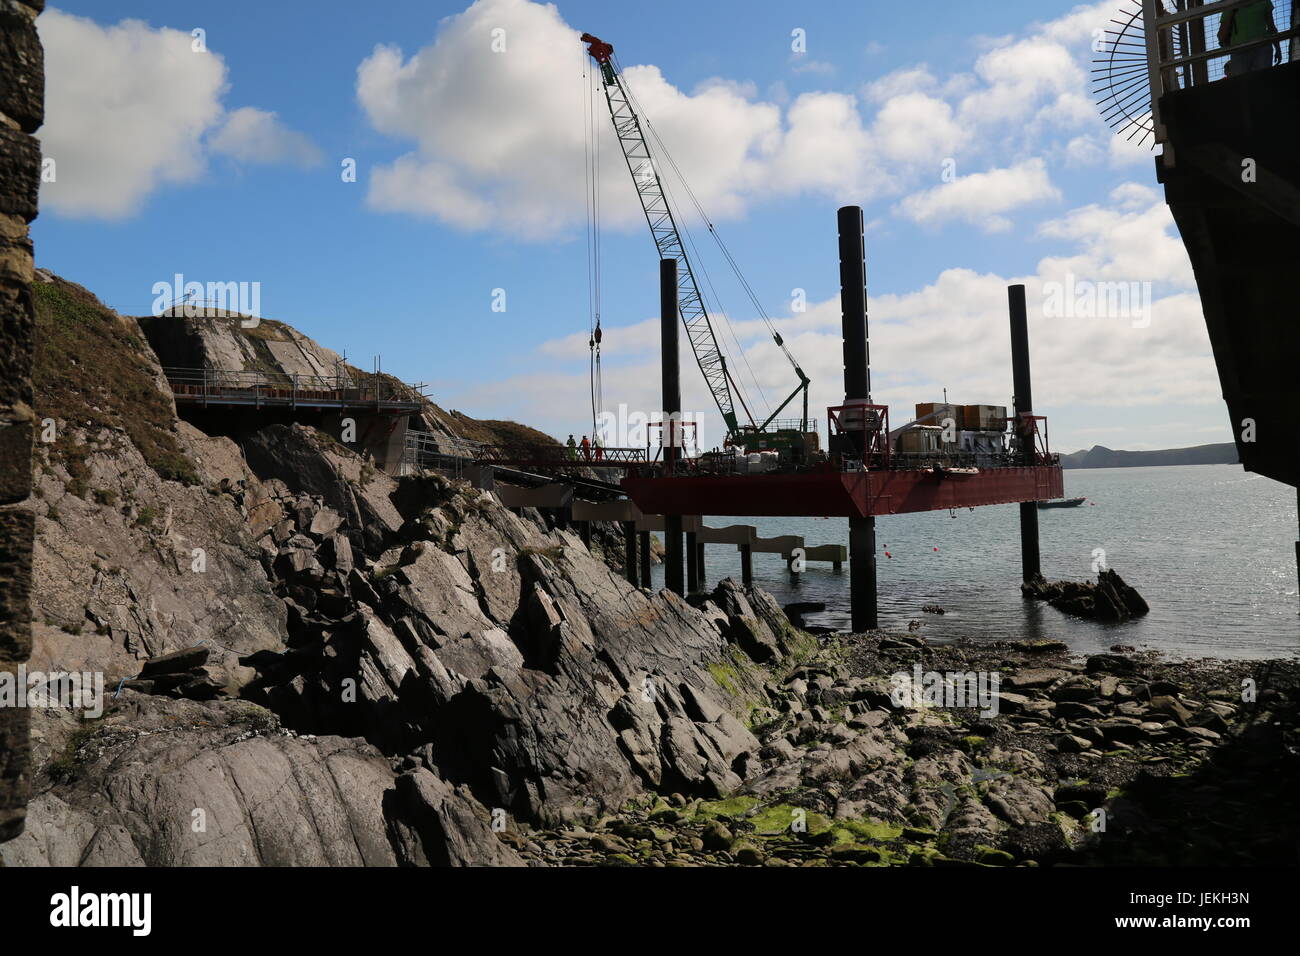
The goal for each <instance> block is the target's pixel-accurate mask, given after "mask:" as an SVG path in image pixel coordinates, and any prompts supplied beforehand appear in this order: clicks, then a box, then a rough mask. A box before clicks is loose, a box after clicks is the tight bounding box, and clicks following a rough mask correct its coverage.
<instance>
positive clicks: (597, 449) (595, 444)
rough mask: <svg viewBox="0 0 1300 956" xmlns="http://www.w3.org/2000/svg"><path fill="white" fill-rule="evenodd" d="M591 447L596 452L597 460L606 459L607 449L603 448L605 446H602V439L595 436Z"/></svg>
mask: <svg viewBox="0 0 1300 956" xmlns="http://www.w3.org/2000/svg"><path fill="white" fill-rule="evenodd" d="M591 448H592V450H593V451H594V452H595V453H596V460H597V461H604V460H605V449H603V448H601V447H600V439H599V438H593V439H592V440H591Z"/></svg>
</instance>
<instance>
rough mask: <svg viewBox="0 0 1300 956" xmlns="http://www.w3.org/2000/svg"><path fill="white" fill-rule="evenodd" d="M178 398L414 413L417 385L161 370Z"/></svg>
mask: <svg viewBox="0 0 1300 956" xmlns="http://www.w3.org/2000/svg"><path fill="white" fill-rule="evenodd" d="M162 371H163V375H164V376H166V378H167V384H168V385H170V386H171V390H172V394H173V395H174V396H175V397H176V399H177V400H178V401H194V402H201V403H207V402H213V403H217V404H238V405H258V406H260V405H287V406H289V407H294V406H297V405H327V406H349V405H374V406H378V407H383V408H389V409H397V410H410V411H416V410H418V409H419V408H421V407H422V405H423V401H422V398H421V396H420V393H419V391H418V390H416V389H415V388H412V387H411V386H409V385H405V384H403V383H401V382H397V381H394V380H393V379H389V378H386V377H384V376H381V375H367V374H364V373H362V374H360V375H343V374H339V375H305V374H300V373H287V372H263V371H260V370H256V369H237V370H236V369H211V368H164V369H163V370H162Z"/></svg>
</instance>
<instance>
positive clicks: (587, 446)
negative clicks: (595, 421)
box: [582, 435, 591, 461]
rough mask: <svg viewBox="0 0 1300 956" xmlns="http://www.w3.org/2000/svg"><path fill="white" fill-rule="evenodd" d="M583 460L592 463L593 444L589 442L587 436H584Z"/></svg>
mask: <svg viewBox="0 0 1300 956" xmlns="http://www.w3.org/2000/svg"><path fill="white" fill-rule="evenodd" d="M582 459H583V461H591V442H590V441H588V440H587V436H586V435H583V436H582Z"/></svg>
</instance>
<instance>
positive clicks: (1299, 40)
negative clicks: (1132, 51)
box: [1142, 0, 1300, 143]
mask: <svg viewBox="0 0 1300 956" xmlns="http://www.w3.org/2000/svg"><path fill="white" fill-rule="evenodd" d="M1258 2H1260V0H1216V2H1212V3H1202V2H1200V0H1142V21H1143V24H1144V29H1143V33H1144V35H1145V44H1146V55H1147V80H1148V82H1149V84H1150V87H1151V111H1152V120H1153V126H1154V133H1155V141H1156V142H1158V143H1163V142H1165V130H1164V127H1163V125H1162V124H1161V122H1160V97H1161V96H1163V95H1164V94H1166V93H1170V92H1173V91H1176V90H1182V89H1188V88H1190V87H1193V86H1203V85H1205V84H1206V83H1212V82H1215V81H1216V80H1221V79H1223V78H1224V77H1235V76H1240V75H1243V74H1245V73H1249V72H1254V71H1255V70H1260V69H1267V68H1268V67H1270V66H1275V65H1279V64H1282V63H1293V62H1295V61H1296V60H1297V59H1300V11H1298V10H1297V7H1296V4H1295V0H1273V2H1272V11H1271V14H1270V15H1271V22H1272V26H1271V27H1270V28H1269V30H1270V32H1268V33H1266V34H1265V35H1264V36H1261V37H1252V38H1250V39H1248V40H1243V41H1241V42H1238V43H1232V42H1231V37H1229V38H1228V42H1227V43H1224V44H1221V43H1220V42H1219V32H1220V27H1221V25H1222V23H1223V18H1224V17H1226V16H1229V15H1231V14H1233V13H1234V12H1236V14H1237V15H1238V16H1241V15H1242V14H1244V13H1246V12H1251V13H1254V14H1255V15H1258V13H1257V12H1256V11H1251V10H1250V8H1251V7H1252V6H1254V4H1256V3H1258ZM1171 7H1172V9H1171ZM1147 24H1150V25H1151V26H1150V27H1147V26H1146V25H1147Z"/></svg>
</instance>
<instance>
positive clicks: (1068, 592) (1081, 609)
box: [1021, 569, 1151, 621]
mask: <svg viewBox="0 0 1300 956" xmlns="http://www.w3.org/2000/svg"><path fill="white" fill-rule="evenodd" d="M1021 590H1022V591H1023V592H1024V593H1025V595H1026V596H1027V597H1032V598H1036V599H1038V600H1040V601H1046V602H1047V603H1048V604H1050V605H1052V607H1054V608H1057V609H1058V610H1061V611H1064V612H1065V613H1066V614H1073V615H1075V616H1076V617H1086V618H1094V619H1096V620H1099V621H1127V620H1128V619H1129V618H1132V617H1141V616H1142V615H1143V614H1146V613H1147V612H1148V611H1150V610H1151V608H1150V607H1149V606H1148V604H1147V602H1146V600H1145V599H1144V598H1143V597H1142V595H1141V594H1139V593H1138V592H1137V589H1136V588H1134V587H1132V586H1131V585H1129V584H1127V583H1126V582H1125V581H1124V579H1123V578H1121V577H1120V576H1119V574H1117V573H1116V572H1115V571H1113V570H1109V569H1108V570H1105V571H1101V572H1099V573H1098V575H1097V580H1096V582H1095V583H1094V582H1092V581H1051V582H1048V581H1046V580H1044V578H1043V576H1042V575H1041V574H1040V575H1038V576H1037V577H1035V579H1034V580H1033V581H1030V582H1027V583H1025V584H1022V585H1021Z"/></svg>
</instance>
